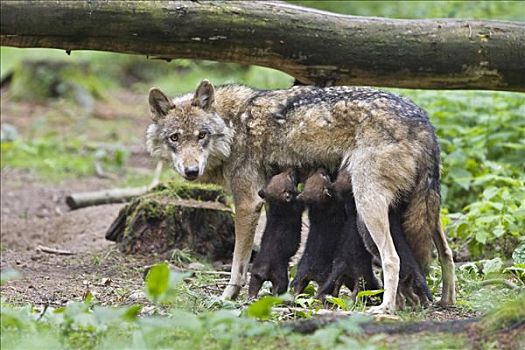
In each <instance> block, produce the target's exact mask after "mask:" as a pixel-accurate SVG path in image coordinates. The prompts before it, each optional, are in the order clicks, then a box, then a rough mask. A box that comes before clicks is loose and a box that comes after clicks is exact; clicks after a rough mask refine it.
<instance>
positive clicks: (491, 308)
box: [0, 252, 525, 349]
mask: <svg viewBox="0 0 525 350" xmlns="http://www.w3.org/2000/svg"><path fill="white" fill-rule="evenodd" d="M192 260H194V258H193V257H192V256H191V255H188V254H187V253H184V252H178V253H177V254H175V255H174V256H173V257H172V260H171V263H172V264H175V265H178V266H185V264H187V263H188V262H189V261H192ZM201 268H202V269H203V270H200V272H199V271H195V272H192V273H190V272H184V271H183V270H182V269H180V268H177V267H173V265H171V264H170V265H168V264H166V263H161V264H157V265H154V266H153V267H152V268H150V269H149V272H148V275H147V278H146V282H145V286H144V289H145V294H146V295H147V297H148V299H149V301H150V303H147V304H143V305H120V306H113V307H108V306H101V305H100V301H99V300H97V299H96V298H95V297H94V296H93V295H92V294H91V293H89V292H87V293H86V294H85V297H84V301H83V302H78V301H76V302H69V303H68V304H67V305H66V306H64V307H58V308H53V307H51V306H49V307H45V306H42V305H39V306H32V305H26V306H13V305H10V304H7V303H5V302H4V301H2V311H1V320H2V321H1V322H2V323H1V328H0V329H1V333H2V337H1V342H2V343H1V345H2V349H61V348H75V349H108V348H113V349H115V348H119V349H124V348H130V349H157V348H183V349H195V348H198V349H225V348H228V349H230V348H231V349H247V348H249V349H263V348H269V349H277V348H282V347H285V348H291V349H304V348H315V349H334V348H341V349H347V348H355V347H365V348H369V349H382V348H406V347H407V346H408V347H416V348H421V347H424V348H443V347H446V348H458V349H460V348H464V347H465V346H467V345H469V344H470V343H469V342H470V341H471V340H470V338H471V337H472V336H471V335H469V334H467V333H466V332H461V333H459V334H448V333H444V334H436V333H433V332H428V331H427V332H423V333H420V334H417V335H416V334H407V335H402V334H393V335H392V334H384V333H377V334H369V333H365V332H364V331H363V330H362V328H361V327H360V325H361V324H369V323H370V322H372V321H373V318H372V317H371V316H370V315H366V314H363V313H360V312H358V311H362V310H364V309H365V308H366V306H365V305H364V303H363V300H364V297H365V296H366V295H367V294H374V293H368V292H365V293H363V295H362V297H363V298H358V301H357V302H356V303H353V302H351V301H350V300H349V298H348V297H347V294H344V295H343V296H341V298H334V299H333V300H332V303H333V305H332V307H333V309H334V310H338V311H352V310H353V311H356V313H352V315H351V316H349V317H344V318H341V319H339V320H337V321H335V322H332V323H330V324H328V325H326V326H324V327H322V328H320V329H318V330H317V331H315V332H313V333H311V334H306V335H305V334H300V333H297V332H295V331H294V327H293V325H294V322H297V321H298V320H302V319H316V313H317V312H318V311H319V310H320V309H321V307H322V305H321V304H320V303H319V302H317V301H315V299H313V297H312V296H311V295H310V294H308V293H306V294H303V295H299V296H296V297H292V296H290V295H284V296H281V297H273V296H262V297H261V298H260V299H259V300H257V301H255V302H249V301H247V300H246V299H245V296H244V295H242V296H241V298H240V299H239V300H238V301H223V300H220V299H218V298H217V297H216V296H217V295H218V294H219V292H220V289H221V288H222V286H223V285H224V284H225V283H226V281H227V279H223V278H220V277H217V275H214V274H213V271H208V270H206V269H210V270H211V267H208V266H207V265H205V264H202V266H201ZM515 268H517V270H516V269H514V270H510V269H508V268H507V269H504V265H503V263H502V262H501V260H499V259H494V260H486V261H480V262H477V263H471V264H465V265H462V266H461V267H459V268H458V291H459V294H458V305H457V306H456V307H455V308H454V309H453V310H436V309H432V308H430V309H424V310H414V311H403V312H399V313H398V314H397V316H396V319H395V320H394V322H395V323H398V324H404V323H407V324H408V323H410V322H414V321H419V320H428V319H438V320H441V319H443V318H444V319H447V318H453V319H457V318H458V317H459V318H463V317H470V316H473V315H480V314H487V316H486V317H484V318H483V319H482V321H483V322H481V323H479V324H478V323H477V324H476V328H475V330H474V332H475V334H476V337H475V339H476V341H477V342H480V341H481V342H483V339H484V338H483V336H487V334H495V335H497V334H498V332H499V331H500V330H501V329H512V328H515V327H517V326H519V323H520V322H523V320H524V319H525V314H524V312H525V307H523V303H524V302H525V275H524V274H523V271H524V270H523V269H522V270H519V266H515ZM520 271H521V272H520ZM219 276H220V275H219ZM16 277H17V276H16V273H13V272H12V271H11V272H9V271H7V272H6V271H4V272H3V273H2V283H5V282H6V280H9V279H12V278H16ZM429 284H430V286H431V288H432V289H439V284H440V276H439V270H438V269H437V268H434V269H433V270H432V273H431V278H430V279H429ZM262 292H263V294H264V293H267V292H268V289H267V288H266V286H265V288H263V291H262ZM435 295H436V293H435ZM495 300H497V301H498V303H497V304H496V303H495V302H494V301H495ZM501 303H504V304H502V305H501V306H499V304H501ZM149 304H151V305H153V306H150V305H149ZM451 314H453V316H452V317H451V316H450V315H451ZM440 315H444V317H441V316H440ZM447 315H448V316H447ZM390 324H392V320H390ZM485 332H487V333H486V334H485ZM488 332H492V333H488ZM480 339H481V340H480ZM470 345H472V344H470Z"/></svg>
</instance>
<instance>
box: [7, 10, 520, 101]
mask: <svg viewBox="0 0 525 350" xmlns="http://www.w3.org/2000/svg"><path fill="white" fill-rule="evenodd" d="M0 34H1V44H2V45H8V46H17V47H49V48H60V49H64V50H67V51H68V52H69V51H71V50H104V51H114V52H123V53H133V54H145V55H150V56H158V57H162V58H166V59H171V58H196V59H209V60H216V61H227V62H238V63H243V64H256V65H261V66H267V67H271V68H275V69H279V70H281V71H284V72H286V73H288V74H290V75H292V76H294V77H295V78H296V79H297V80H298V81H299V82H301V83H305V84H317V85H331V84H334V85H375V86H393V87H405V88H424V89H491V90H509V91H525V25H524V24H523V23H520V22H507V21H469V20H449V19H436V20H398V19H387V18H369V17H355V16H344V15H338V14H333V13H328V12H322V11H318V10H312V9H307V8H302V7H298V6H293V5H289V4H286V3H276V2H267V1H253V2H248V1H246V2H238V1H228V2H226V1H214V2H211V1H169V2H153V1H151V2H150V1H148V2H142V1H140V2H127V1H112V2H111V1H110V2H106V1H52V2H51V1H39V2H34V1H4V2H2V11H1V27H0Z"/></svg>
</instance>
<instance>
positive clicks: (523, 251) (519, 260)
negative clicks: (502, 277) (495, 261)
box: [512, 241, 525, 264]
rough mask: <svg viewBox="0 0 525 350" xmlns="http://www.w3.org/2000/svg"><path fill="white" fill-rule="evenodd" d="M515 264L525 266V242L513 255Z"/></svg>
mask: <svg viewBox="0 0 525 350" xmlns="http://www.w3.org/2000/svg"><path fill="white" fill-rule="evenodd" d="M512 260H513V261H514V264H525V241H522V242H521V243H520V244H519V245H518V246H517V247H516V249H514V252H513V253H512Z"/></svg>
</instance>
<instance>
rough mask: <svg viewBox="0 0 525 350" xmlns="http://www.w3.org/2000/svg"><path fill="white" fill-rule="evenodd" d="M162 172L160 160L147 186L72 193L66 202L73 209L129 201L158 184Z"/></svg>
mask: <svg viewBox="0 0 525 350" xmlns="http://www.w3.org/2000/svg"><path fill="white" fill-rule="evenodd" d="M161 172H162V161H159V162H158V163H157V167H156V168H155V173H154V175H153V180H152V181H151V183H150V184H149V185H147V186H141V187H127V188H113V189H109V190H103V191H95V192H84V193H72V194H70V195H69V196H67V197H66V204H67V206H68V207H69V208H70V209H71V210H74V209H79V208H85V207H89V206H92V205H100V204H110V203H123V202H127V201H129V200H130V199H131V198H134V197H137V196H140V195H143V194H145V193H146V192H148V191H149V190H151V189H152V188H153V187H155V186H157V185H158V184H159V181H160V174H161Z"/></svg>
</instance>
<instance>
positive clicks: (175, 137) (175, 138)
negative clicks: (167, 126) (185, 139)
mask: <svg viewBox="0 0 525 350" xmlns="http://www.w3.org/2000/svg"><path fill="white" fill-rule="evenodd" d="M169 139H170V141H171V142H177V141H179V134H171V135H170V137H169Z"/></svg>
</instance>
